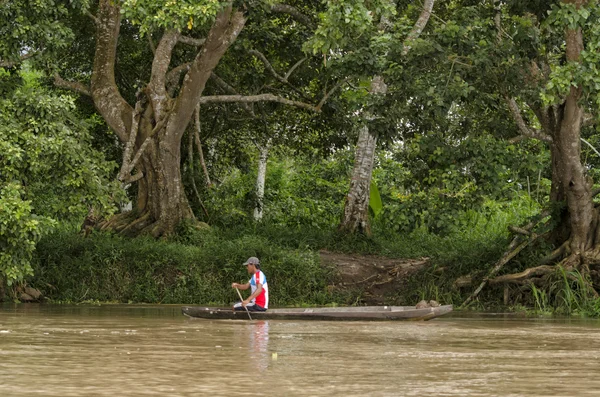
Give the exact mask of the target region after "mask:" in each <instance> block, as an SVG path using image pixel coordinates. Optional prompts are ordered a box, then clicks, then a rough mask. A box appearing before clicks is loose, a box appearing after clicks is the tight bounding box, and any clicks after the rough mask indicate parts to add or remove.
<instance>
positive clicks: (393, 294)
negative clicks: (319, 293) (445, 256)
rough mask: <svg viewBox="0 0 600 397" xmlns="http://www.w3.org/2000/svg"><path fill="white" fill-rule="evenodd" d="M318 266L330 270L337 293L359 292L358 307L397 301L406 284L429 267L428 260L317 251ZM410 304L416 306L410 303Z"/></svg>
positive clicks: (333, 286) (332, 286)
mask: <svg viewBox="0 0 600 397" xmlns="http://www.w3.org/2000/svg"><path fill="white" fill-rule="evenodd" d="M319 256H320V258H321V263H322V264H323V265H325V266H332V267H333V268H334V271H335V277H334V283H333V284H332V285H330V286H329V287H330V288H331V289H334V290H338V291H342V292H343V291H360V292H361V293H360V297H361V298H360V302H358V303H360V304H368V305H379V304H384V303H390V301H394V300H395V299H397V295H398V292H399V291H401V290H402V289H404V288H405V287H406V284H407V280H408V279H409V278H410V277H411V276H413V275H415V274H416V273H417V272H419V271H421V270H423V269H424V268H426V267H427V266H429V265H430V262H429V258H419V259H402V258H386V257H383V256H378V255H358V254H344V253H337V252H330V251H326V250H321V251H319ZM412 303H413V304H414V303H416V302H412Z"/></svg>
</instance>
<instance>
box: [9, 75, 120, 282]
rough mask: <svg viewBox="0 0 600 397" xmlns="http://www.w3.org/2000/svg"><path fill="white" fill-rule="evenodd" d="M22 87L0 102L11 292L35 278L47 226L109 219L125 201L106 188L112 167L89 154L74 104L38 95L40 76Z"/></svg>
mask: <svg viewBox="0 0 600 397" xmlns="http://www.w3.org/2000/svg"><path fill="white" fill-rule="evenodd" d="M5 77H6V75H1V76H0V78H2V79H3V78H5ZM22 80H23V85H21V86H18V87H17V88H16V89H15V90H14V91H13V92H12V93H11V95H10V96H8V97H5V98H2V99H0V153H2V155H0V189H1V190H2V195H1V196H0V207H1V208H2V211H0V223H1V225H2V226H1V227H0V246H1V248H2V251H3V252H2V254H1V255H0V274H1V275H2V276H3V278H4V279H5V281H6V282H7V283H9V284H12V283H13V282H14V281H21V280H22V279H23V277H24V276H26V275H30V274H31V266H30V259H31V255H32V252H33V250H34V249H35V243H36V242H37V240H38V239H39V238H40V235H41V233H42V231H44V230H45V229H44V228H43V226H49V225H50V224H51V223H52V222H53V220H61V219H81V218H82V217H83V216H84V215H85V214H86V213H87V212H88V210H89V207H92V206H93V207H96V209H97V210H98V214H106V213H110V212H111V211H114V209H115V205H114V203H115V201H114V200H115V199H117V198H119V197H120V196H119V194H120V193H119V192H120V189H119V187H118V186H117V185H115V183H114V182H110V181H109V180H110V174H111V172H112V171H113V170H114V168H115V165H114V164H112V163H107V162H105V161H104V160H103V158H102V156H101V155H100V154H99V153H98V152H97V151H95V150H93V149H91V147H90V142H89V136H88V133H87V124H86V123H85V122H83V121H82V120H80V119H79V118H78V115H77V113H76V112H75V103H74V99H73V98H72V97H69V96H65V95H56V94H52V93H50V92H48V91H47V90H46V89H44V88H42V87H40V85H39V76H38V75H37V74H35V73H31V72H24V73H22Z"/></svg>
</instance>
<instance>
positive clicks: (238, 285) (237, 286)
mask: <svg viewBox="0 0 600 397" xmlns="http://www.w3.org/2000/svg"><path fill="white" fill-rule="evenodd" d="M231 288H238V289H241V290H247V289H248V288H250V283H246V284H238V283H232V284H231ZM261 288H262V285H261Z"/></svg>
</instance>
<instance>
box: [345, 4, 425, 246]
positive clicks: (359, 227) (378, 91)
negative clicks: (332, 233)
mask: <svg viewBox="0 0 600 397" xmlns="http://www.w3.org/2000/svg"><path fill="white" fill-rule="evenodd" d="M434 3H435V0H425V1H424V3H423V10H422V11H421V14H420V15H419V18H418V19H417V21H416V22H415V25H414V26H413V28H412V29H411V31H410V32H409V34H408V35H407V37H406V39H405V41H404V43H403V47H404V48H403V50H402V55H406V54H407V53H408V51H409V50H410V47H411V43H412V41H414V40H415V39H417V38H418V37H419V36H420V35H421V33H422V32H423V29H424V28H425V26H426V25H427V22H428V21H429V17H430V16H431V12H432V10H433V5H434ZM388 25H390V23H389V21H387V20H386V19H385V18H382V19H381V21H380V23H379V29H380V30H383V31H385V30H386V29H387V27H388ZM386 92H387V86H386V84H385V82H384V80H383V77H381V76H374V77H373V80H372V81H371V89H370V95H373V96H378V95H385V94H386ZM370 120H371V115H369V114H365V123H366V124H364V125H363V126H362V127H360V131H359V136H358V143H357V144H356V154H355V157H354V158H355V160H354V170H353V171H352V179H351V181H350V189H349V191H348V196H347V197H346V202H345V205H344V215H343V218H342V221H341V223H340V225H339V229H340V230H341V231H344V232H347V233H356V232H359V233H364V234H366V235H370V234H371V228H370V225H369V198H370V192H371V176H372V174H373V163H374V161H375V147H376V145H377V135H376V134H374V133H373V132H371V131H370V129H369V121H370Z"/></svg>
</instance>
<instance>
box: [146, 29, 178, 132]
mask: <svg viewBox="0 0 600 397" xmlns="http://www.w3.org/2000/svg"><path fill="white" fill-rule="evenodd" d="M178 39H179V32H177V31H176V30H174V29H173V30H169V31H167V32H165V33H164V34H163V36H162V38H161V39H160V42H159V43H158V47H156V52H155V54H154V59H153V60H152V73H151V75H150V82H149V83H148V88H149V89H150V90H149V97H150V101H151V102H152V108H153V110H154V118H155V119H157V120H158V119H159V118H161V117H162V113H163V107H164V105H165V101H166V100H167V86H166V75H167V70H168V68H169V64H170V63H171V54H172V53H173V48H175V45H176V44H177V41H178Z"/></svg>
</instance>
